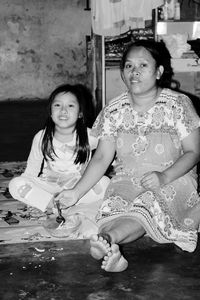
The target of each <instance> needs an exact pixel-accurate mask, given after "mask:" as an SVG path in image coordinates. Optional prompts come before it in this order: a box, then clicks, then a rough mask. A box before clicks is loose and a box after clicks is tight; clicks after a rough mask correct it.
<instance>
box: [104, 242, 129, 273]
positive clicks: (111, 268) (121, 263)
mask: <svg viewBox="0 0 200 300" xmlns="http://www.w3.org/2000/svg"><path fill="white" fill-rule="evenodd" d="M127 267H128V262H127V260H126V259H125V258H124V257H123V256H122V254H121V252H120V250H119V246H118V245H117V244H113V245H112V246H111V247H110V251H109V252H108V253H107V255H105V256H104V260H103V262H102V265H101V268H102V269H104V270H105V271H107V272H122V271H124V270H126V268H127Z"/></svg>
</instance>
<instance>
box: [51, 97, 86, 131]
mask: <svg viewBox="0 0 200 300" xmlns="http://www.w3.org/2000/svg"><path fill="white" fill-rule="evenodd" d="M79 110H80V108H79V103H78V100H77V98H76V97H75V95H73V94H72V93H70V92H68V93H60V94H58V95H57V96H56V97H55V99H54V101H53V103H52V105H51V117H52V120H53V122H54V123H55V129H58V128H60V129H61V128H62V129H72V131H73V130H74V129H75V127H76V122H77V119H78V117H79V115H80V111H79Z"/></svg>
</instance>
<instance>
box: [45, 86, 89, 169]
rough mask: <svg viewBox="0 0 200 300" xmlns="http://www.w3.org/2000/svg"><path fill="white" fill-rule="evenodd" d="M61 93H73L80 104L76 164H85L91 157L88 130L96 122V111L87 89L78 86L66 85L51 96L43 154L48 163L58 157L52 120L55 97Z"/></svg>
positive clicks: (75, 151)
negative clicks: (55, 156)
mask: <svg viewBox="0 0 200 300" xmlns="http://www.w3.org/2000/svg"><path fill="white" fill-rule="evenodd" d="M60 93H64V94H66V93H72V94H73V95H74V96H75V97H76V99H77V101H78V103H79V115H80V117H79V118H78V119H77V122H76V128H75V130H76V146H75V149H74V154H75V160H74V163H75V164H78V163H80V164H82V163H85V162H86V161H87V160H88V159H89V156H90V147H89V141H88V133H87V128H88V127H91V126H92V124H93V122H94V114H93V112H94V109H93V102H92V96H91V94H90V91H89V89H88V88H87V87H85V86H83V85H81V84H76V85H70V84H64V85H60V86H58V87H57V88H56V89H55V90H54V91H53V92H52V93H51V95H50V97H49V100H48V106H47V110H48V117H47V120H46V123H45V128H44V135H43V138H42V144H41V147H42V153H43V156H44V159H45V160H46V161H47V160H48V159H51V160H54V159H53V156H54V155H56V153H55V150H54V147H53V137H54V132H55V124H54V122H53V120H52V118H51V107H52V103H53V101H54V99H55V97H56V96H57V95H58V94H60Z"/></svg>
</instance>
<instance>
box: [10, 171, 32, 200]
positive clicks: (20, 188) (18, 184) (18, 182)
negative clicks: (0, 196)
mask: <svg viewBox="0 0 200 300" xmlns="http://www.w3.org/2000/svg"><path fill="white" fill-rule="evenodd" d="M28 186H29V185H28V184H27V181H26V179H25V178H23V177H21V176H19V177H15V178H13V179H11V181H10V182H9V184H8V189H9V192H10V194H11V195H12V197H13V198H14V199H17V200H18V199H19V198H20V197H23V195H24V194H26V193H27V192H28V191H27V189H28Z"/></svg>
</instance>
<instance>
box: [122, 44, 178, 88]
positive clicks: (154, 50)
mask: <svg viewBox="0 0 200 300" xmlns="http://www.w3.org/2000/svg"><path fill="white" fill-rule="evenodd" d="M135 47H144V48H145V49H146V50H148V51H149V52H150V54H151V55H152V57H153V58H154V59H155V61H156V67H157V68H158V67H159V66H163V68H164V71H163V74H162V76H161V78H160V79H157V84H158V86H160V87H171V83H172V76H173V69H172V66H171V55H170V53H169V51H168V49H167V47H166V46H165V44H164V43H163V42H162V41H161V42H156V41H155V40H138V41H135V42H133V43H131V44H129V45H128V47H127V48H126V49H125V51H124V53H123V56H122V59H121V63H120V71H121V74H122V72H123V70H124V65H125V62H126V58H127V56H128V54H129V53H130V51H131V50H132V49H133V48H135Z"/></svg>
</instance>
